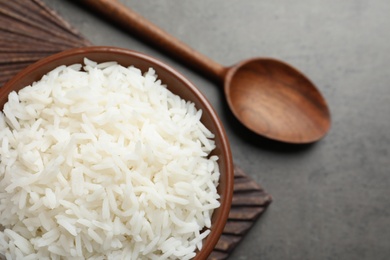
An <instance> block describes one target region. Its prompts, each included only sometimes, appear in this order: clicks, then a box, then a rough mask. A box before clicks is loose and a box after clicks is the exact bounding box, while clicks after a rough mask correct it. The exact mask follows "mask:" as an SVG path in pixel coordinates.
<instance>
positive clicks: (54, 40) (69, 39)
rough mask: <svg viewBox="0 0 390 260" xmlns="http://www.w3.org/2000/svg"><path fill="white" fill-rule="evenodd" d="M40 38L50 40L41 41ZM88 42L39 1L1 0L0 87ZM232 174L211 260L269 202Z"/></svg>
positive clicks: (223, 254) (218, 259)
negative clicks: (230, 194) (223, 222)
mask: <svg viewBox="0 0 390 260" xmlns="http://www.w3.org/2000/svg"><path fill="white" fill-rule="evenodd" d="M2 22H7V25H5V24H4V23H2ZM39 37H46V38H50V40H48V41H44V42H42V41H41V40H40V38H39ZM88 45H91V43H90V42H89V41H88V40H87V39H85V38H84V37H83V36H82V35H81V34H80V33H78V32H77V30H75V29H74V28H72V26H71V25H70V24H68V23H67V22H66V21H65V20H64V19H63V18H61V16H59V15H58V14H57V13H56V12H54V11H53V10H51V9H50V8H48V7H47V6H46V5H45V4H44V3H43V2H41V1H40V0H28V1H24V0H23V1H22V0H16V1H8V0H0V86H2V85H3V84H4V83H5V82H6V81H8V80H9V79H10V78H11V77H12V76H14V75H15V74H16V73H18V72H19V71H20V70H22V69H23V68H25V67H27V66H28V65H29V64H32V63H34V62H35V61H37V60H39V59H41V58H43V57H46V56H48V55H51V54H53V53H57V52H60V51H63V50H66V49H69V48H74V47H82V46H88ZM234 174H235V179H234V195H233V204H232V208H231V211H230V214H229V219H228V222H227V224H226V226H225V228H224V231H223V235H222V237H221V238H220V240H219V241H218V244H217V245H216V247H215V249H214V251H213V252H212V254H211V255H210V257H209V259H211V260H222V259H227V258H228V256H229V254H230V253H231V252H232V251H233V250H234V248H235V247H236V246H237V245H238V244H239V243H240V242H241V241H242V240H243V239H244V236H245V234H246V233H247V232H248V231H249V230H250V228H251V227H252V226H253V225H254V224H255V222H256V220H257V219H258V218H259V217H260V216H261V215H262V214H263V213H264V211H265V210H266V209H267V207H268V205H269V204H270V203H271V201H272V198H271V196H270V195H269V194H267V193H266V192H265V191H264V189H263V188H262V187H261V186H260V185H259V184H257V183H256V182H255V181H253V180H252V179H251V178H249V177H248V175H247V174H246V173H245V172H244V171H243V170H241V169H240V168H238V167H235V172H234Z"/></svg>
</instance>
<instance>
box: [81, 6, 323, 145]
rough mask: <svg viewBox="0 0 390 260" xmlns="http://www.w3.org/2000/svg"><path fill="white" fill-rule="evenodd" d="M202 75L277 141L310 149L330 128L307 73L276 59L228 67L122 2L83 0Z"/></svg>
mask: <svg viewBox="0 0 390 260" xmlns="http://www.w3.org/2000/svg"><path fill="white" fill-rule="evenodd" d="M78 2H79V3H82V4H84V5H86V6H87V7H90V8H92V9H93V10H95V11H97V12H98V13H99V14H101V15H104V16H106V17H107V18H108V19H110V20H111V21H113V22H114V23H116V24H118V25H119V26H121V27H122V28H123V29H125V30H128V31H130V32H131V33H132V34H133V35H135V36H138V37H140V38H142V39H144V40H145V41H147V42H149V43H150V44H152V45H154V46H156V47H157V48H159V49H161V50H163V51H165V52H167V53H169V54H170V55H171V56H173V57H175V58H177V59H178V60H180V61H182V62H183V63H184V64H186V65H187V66H189V67H191V68H193V69H195V70H197V71H199V72H201V74H202V75H205V76H208V77H210V78H211V79H214V80H216V81H217V82H218V83H221V82H223V83H224V84H223V85H224V89H225V95H226V99H227V102H228V104H229V107H230V109H231V110H232V112H233V114H234V115H235V116H236V117H237V119H238V120H239V121H240V122H241V123H242V124H243V125H245V126H246V127H247V128H248V129H250V130H252V131H253V132H255V133H257V134H259V135H261V136H264V137H266V138H269V139H273V140H276V141H281V142H286V143H294V144H306V143H311V142H315V141H318V140H319V139H321V138H322V137H323V136H325V134H326V133H327V132H328V130H329V128H330V113H329V109H328V107H327V105H326V102H325V100H324V98H323V97H322V96H321V94H320V92H319V91H318V90H317V88H316V87H315V86H314V84H313V83H311V82H310V80H308V79H307V78H306V77H305V76H304V75H303V74H302V73H300V72H299V71H298V70H296V69H294V68H292V67H291V66H289V65H287V64H286V63H284V62H281V61H278V60H274V59H261V58H259V59H250V60H246V61H243V62H240V63H239V64H237V65H236V66H233V67H230V68H226V67H223V66H222V65H220V64H218V63H216V62H214V61H213V60H211V59H209V58H208V57H206V56H204V55H202V54H200V53H199V52H196V51H195V50H193V49H192V48H190V47H189V46H187V45H185V44H184V43H182V42H180V41H179V40H177V39H176V38H174V37H172V36H171V35H169V34H168V33H166V32H165V31H163V30H162V29H160V28H158V27H157V26H155V25H154V24H152V23H151V22H149V21H148V20H146V19H145V18H143V17H142V16H140V15H138V14H137V13H135V12H134V11H133V10H131V9H129V8H128V7H127V6H125V5H123V4H121V3H120V2H119V1H117V0H80V1H78Z"/></svg>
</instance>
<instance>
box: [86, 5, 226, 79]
mask: <svg viewBox="0 0 390 260" xmlns="http://www.w3.org/2000/svg"><path fill="white" fill-rule="evenodd" d="M79 2H81V3H83V4H84V5H86V6H87V7H90V8H92V9H93V10H95V11H96V12H98V13H100V14H102V15H104V16H105V17H106V18H108V19H110V20H111V21H112V22H115V23H116V24H118V25H119V26H121V27H122V28H123V29H125V30H127V31H129V32H130V33H132V34H135V35H136V36H138V37H140V38H142V39H143V40H145V41H147V42H148V43H149V44H152V45H154V46H156V47H158V48H160V49H161V50H163V51H165V52H167V53H168V54H170V55H172V56H173V57H175V58H177V59H178V60H180V61H181V62H183V63H184V64H185V65H187V66H189V67H192V68H193V69H195V70H197V71H199V72H201V73H203V74H206V75H207V76H209V77H211V78H212V79H214V80H217V81H221V82H222V81H223V80H224V77H225V73H226V71H227V69H226V68H224V67H223V66H221V65H220V64H218V63H216V62H215V61H213V60H211V59H209V58H208V57H206V56H204V55H202V54H200V53H199V52H197V51H195V50H193V49H192V48H190V47H189V46H187V45H186V44H184V43H183V42H181V41H179V40H177V39H176V38H174V37H173V36H171V35H169V34H168V33H167V32H165V31H164V30H162V29H160V28H159V27H157V26H156V25H154V24H153V23H151V22H150V21H148V20H146V19H145V18H143V17H142V16H140V15H139V14H137V13H135V12H134V11H133V10H131V9H130V8H128V7H127V6H125V5H123V4H122V3H120V2H119V1H117V0H81V1H79Z"/></svg>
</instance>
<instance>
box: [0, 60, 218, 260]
mask: <svg viewBox="0 0 390 260" xmlns="http://www.w3.org/2000/svg"><path fill="white" fill-rule="evenodd" d="M84 63H85V64H84V65H81V64H75V65H72V66H60V67H58V68H56V69H54V70H53V71H51V72H49V73H48V74H46V75H45V76H44V77H43V78H42V79H41V80H40V81H38V82H35V83H34V84H32V85H31V86H27V87H25V88H23V89H22V90H20V91H19V93H18V94H17V93H15V92H12V93H10V94H9V98H8V102H7V103H6V104H5V105H4V109H3V113H0V159H1V162H0V224H1V225H2V226H3V227H4V230H3V231H2V232H0V253H2V254H3V255H5V256H6V258H7V259H22V258H23V259H190V258H192V257H194V256H195V251H196V249H201V247H202V239H204V238H205V237H206V236H207V235H208V234H209V232H210V230H209V229H208V228H209V227H210V224H211V220H210V219H211V215H212V212H213V210H214V209H215V208H217V207H219V205H220V204H219V201H218V199H219V195H218V193H217V190H216V186H217V185H218V180H219V174H220V173H219V169H218V164H217V159H218V158H217V157H216V156H210V152H211V151H212V150H213V149H214V148H215V145H214V141H213V138H214V136H213V134H212V133H211V132H210V131H209V130H208V129H206V127H205V126H204V125H203V124H202V123H201V122H200V118H201V114H202V112H201V110H197V109H196V108H195V106H194V104H193V103H191V102H187V101H185V100H183V99H181V98H180V97H179V96H177V95H174V94H173V93H172V92H170V91H169V90H167V88H166V87H165V86H164V85H162V83H161V81H160V80H158V79H157V76H156V75H155V72H154V71H153V69H149V71H148V72H147V73H145V74H144V75H142V73H141V71H140V70H139V69H137V68H134V67H129V68H125V67H123V66H120V65H118V64H116V63H115V62H107V63H101V64H97V63H95V62H93V61H90V60H88V59H85V60H84Z"/></svg>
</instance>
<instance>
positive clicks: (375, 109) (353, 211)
mask: <svg viewBox="0 0 390 260" xmlns="http://www.w3.org/2000/svg"><path fill="white" fill-rule="evenodd" d="M122 1H123V2H124V3H125V4H126V5H128V6H129V7H131V8H133V9H134V10H135V11H137V12H138V13H140V14H141V15H143V16H144V17H146V18H148V19H149V20H151V21H152V22H154V23H155V24H157V25H159V26H160V27H161V28H163V29H164V30H166V31H167V32H169V33H170V34H172V35H174V36H176V37H177V38H179V39H181V40H182V41H183V42H185V43H187V44H189V45H190V46H192V47H193V48H194V49H197V50H198V51H200V52H201V53H203V54H205V55H207V56H209V57H210V58H212V59H214V60H216V61H218V62H220V63H221V64H224V65H232V64H234V63H236V62H238V61H239V60H241V59H244V58H249V57H255V56H267V57H274V58H278V59H281V60H284V61H286V62H288V63H290V64H292V65H293V66H295V67H297V68H298V69H300V70H301V71H303V72H304V73H305V74H307V75H308V76H309V78H311V80H312V81H313V82H315V84H316V85H317V86H318V88H319V89H320V91H321V92H322V93H323V95H324V97H325V98H326V100H327V101H328V104H329V106H330V110H331V113H332V128H331V131H330V132H329V134H328V135H327V136H326V137H325V138H324V139H323V140H321V141H320V142H318V143H316V144H314V145H310V146H305V147H301V146H299V147H296V146H288V145H282V144H278V143H274V142H268V141H266V140H264V139H261V138H258V137H256V136H255V135H252V134H250V133H248V131H247V130H245V129H244V128H243V127H242V126H241V125H240V124H238V123H237V121H235V120H234V119H233V117H232V115H231V113H230V112H229V111H228V110H227V107H226V103H225V101H224V98H223V92H222V91H221V90H220V89H219V88H218V86H217V85H215V84H214V83H213V82H211V81H209V80H207V79H205V78H204V77H202V76H201V75H198V74H196V73H194V72H192V71H190V70H189V69H187V68H186V67H184V66H182V65H180V64H179V63H176V62H175V61H174V60H172V59H170V58H169V57H167V56H165V55H164V54H162V53H160V52H158V51H156V50H154V49H153V48H150V47H148V46H147V45H145V44H144V43H142V42H141V41H139V40H137V39H135V38H133V37H132V36H130V35H129V34H126V33H124V32H123V31H121V30H119V29H117V28H115V27H114V26H112V25H110V24H108V23H106V22H105V21H104V20H102V19H99V18H98V17H96V16H94V15H92V14H91V13H88V12H87V11H85V10H83V9H81V8H80V7H79V6H77V5H74V4H73V3H72V2H71V1H68V0H45V2H46V3H47V4H48V5H49V6H51V7H52V8H53V9H55V10H57V11H58V12H59V13H60V14H61V15H62V16H63V17H64V18H65V19H67V20H68V21H69V22H70V23H71V24H72V25H73V26H74V27H76V28H77V29H78V30H79V31H80V32H81V33H82V34H83V35H85V36H86V37H87V38H88V39H90V40H91V41H92V42H93V43H94V44H95V45H112V46H120V47H125V48H129V49H133V50H136V51H140V52H143V53H146V54H149V55H151V56H154V57H157V58H159V59H161V60H163V61H164V62H166V63H168V64H170V65H171V66H173V67H174V68H175V69H177V70H178V71H180V72H181V73H183V74H184V75H185V76H186V77H188V78H189V79H190V80H191V81H192V82H194V83H195V84H196V85H197V87H198V88H199V89H200V90H201V91H202V92H203V93H204V94H205V95H206V96H207V97H208V99H209V100H210V102H211V103H212V105H213V106H214V108H215V109H216V110H217V112H218V114H219V115H220V117H221V119H222V121H223V123H224V124H225V127H226V130H227V133H228V135H229V138H230V142H231V146H232V149H233V154H234V161H235V163H236V164H237V165H239V166H240V167H241V168H242V169H243V170H244V171H245V172H246V173H247V174H248V175H250V176H251V177H252V178H253V179H255V180H256V181H257V182H258V183H261V184H262V185H263V186H264V188H265V189H266V190H267V191H268V192H269V193H270V194H271V195H272V196H273V198H274V201H273V203H272V204H271V206H270V207H269V208H268V210H267V212H266V213H265V215H263V216H262V217H261V218H260V219H259V221H258V222H256V224H255V226H254V227H253V228H252V229H251V230H250V232H249V233H248V234H247V236H246V237H245V239H244V240H243V242H242V243H240V244H239V246H238V247H237V248H236V249H235V251H234V252H233V254H232V255H231V257H230V259H376V260H377V259H390V188H389V187H390V170H389V169H390V148H389V146H390V1H388V0H372V1H363V0H344V1H339V0H299V1H289V0H280V1H267V0H264V1H258V0H241V1H238V0H213V1H207V0H198V1H189V0H187V1H185V0H181V1H179V0H158V1H155V0H142V1H136V0H122Z"/></svg>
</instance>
